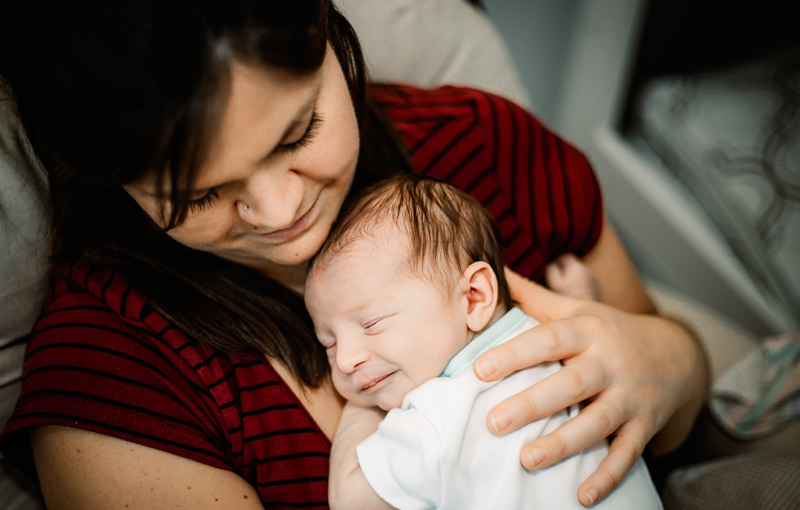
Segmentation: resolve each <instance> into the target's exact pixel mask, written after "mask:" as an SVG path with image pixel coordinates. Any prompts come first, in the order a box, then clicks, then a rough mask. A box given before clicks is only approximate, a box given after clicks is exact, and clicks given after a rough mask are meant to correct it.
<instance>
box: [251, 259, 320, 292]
mask: <svg viewBox="0 0 800 510" xmlns="http://www.w3.org/2000/svg"><path fill="white" fill-rule="evenodd" d="M309 265H310V262H304V263H303V264H298V265H296V266H284V265H279V264H274V265H269V266H266V267H263V268H262V269H260V270H259V272H260V273H261V274H263V275H264V276H268V277H270V278H272V279H273V280H275V281H276V282H278V283H280V284H281V285H283V286H285V287H288V288H290V289H292V290H293V291H295V292H297V293H298V294H300V295H301V296H302V295H303V294H304V293H305V288H306V276H307V275H308V266H309Z"/></svg>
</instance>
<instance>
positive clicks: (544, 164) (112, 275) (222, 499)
mask: <svg viewBox="0 0 800 510" xmlns="http://www.w3.org/2000/svg"><path fill="white" fill-rule="evenodd" d="M39 4H47V5H39ZM42 13H47V15H46V19H42ZM2 19H3V21H0V23H2V29H1V31H0V34H2V37H3V41H0V48H3V49H2V50H0V51H2V54H0V74H2V75H3V76H5V77H6V78H7V79H8V81H9V83H10V85H11V89H12V92H13V94H14V96H15V100H16V102H17V105H18V110H19V114H20V117H21V118H22V120H23V122H24V124H25V127H26V130H27V132H28V133H29V135H30V137H31V141H32V144H33V145H34V147H35V149H36V151H37V153H38V154H39V156H40V158H41V159H42V161H43V163H44V165H45V167H46V168H47V169H48V172H49V174H50V184H51V200H52V204H53V207H54V234H53V239H54V242H53V249H54V258H55V262H56V263H57V265H58V269H57V270H56V274H55V275H54V279H53V285H52V287H51V289H50V292H49V295H48V298H47V300H46V302H45V307H44V313H43V314H42V316H41V317H40V319H39V321H38V323H37V325H36V328H35V330H34V335H33V339H32V341H31V345H30V347H29V351H28V357H27V362H26V368H25V370H26V379H25V385H24V388H23V393H22V395H21V398H20V401H19V402H18V405H17V408H16V410H15V414H14V415H13V416H12V419H11V420H10V421H9V424H8V426H7V428H6V430H5V431H4V435H3V436H2V442H1V443H0V447H2V449H3V451H4V453H5V454H6V455H7V456H8V457H9V458H10V459H12V460H13V461H15V462H16V463H18V464H19V465H20V466H22V467H23V468H27V469H28V470H29V471H32V470H33V469H34V467H33V461H34V460H35V470H36V473H37V474H38V476H39V479H40V481H41V483H42V489H43V492H44V494H45V498H46V501H47V503H48V507H49V508H54V509H58V508H73V507H75V508H105V507H107V506H111V505H123V504H124V505H126V506H127V505H137V504H138V505H143V506H145V507H148V508H150V507H162V506H163V507H167V506H169V507H172V506H173V505H178V506H181V505H182V506H191V507H192V508H205V507H219V506H226V505H232V504H237V505H238V506H239V507H240V508H249V507H252V508H261V507H262V505H266V506H270V507H290V508H295V507H300V506H302V507H313V506H321V507H324V506H325V505H326V496H327V493H326V480H327V474H328V473H327V456H328V452H329V451H330V438H332V437H333V435H334V432H335V430H336V427H337V424H338V422H339V418H340V416H341V415H342V406H343V402H342V400H341V399H340V398H339V397H338V396H337V395H336V394H335V392H334V391H333V389H332V387H331V385H330V381H329V379H328V377H327V366H326V362H325V355H324V352H323V351H321V350H320V349H319V347H318V343H317V342H316V341H315V340H314V338H313V330H312V329H311V326H310V324H309V320H308V317H307V315H306V312H305V310H304V308H303V306H302V298H301V297H300V295H299V294H301V293H302V291H303V284H304V280H305V274H306V270H307V267H308V262H309V260H310V259H311V258H312V257H313V256H314V254H315V253H316V252H317V250H318V249H319V248H320V246H321V244H322V243H323V241H324V239H325V237H326V236H327V234H328V232H329V231H330V228H331V225H332V223H333V222H334V221H335V219H336V216H337V214H338V212H339V210H340V208H341V206H342V204H343V202H344V201H345V200H346V198H347V197H348V195H349V194H351V193H353V192H355V191H357V190H358V189H360V188H361V187H363V186H364V185H366V184H368V183H370V182H373V181H375V180H377V179H379V178H381V177H382V176H384V175H388V174H390V173H392V172H398V171H409V170H417V171H423V172H428V173H431V174H434V175H438V176H440V177H442V178H447V179H449V180H450V181H451V182H453V183H454V184H456V185H461V186H462V187H464V188H465V189H468V190H469V191H471V192H472V193H473V194H475V195H476V196H477V197H478V198H479V199H480V200H481V201H482V202H483V203H484V204H486V205H487V206H488V207H489V209H490V210H491V211H493V212H495V213H497V215H498V220H499V222H500V225H501V229H504V230H503V233H504V236H505V241H506V250H507V253H508V254H509V255H510V256H509V260H512V262H513V263H512V266H514V267H515V268H516V269H518V270H520V271H522V272H523V273H525V274H526V276H531V277H534V278H539V277H541V275H542V274H543V272H544V266H545V264H546V262H547V261H548V260H553V259H554V258H555V257H556V256H558V255H559V254H560V253H564V252H568V251H574V252H576V253H578V254H579V255H584V260H585V261H586V262H587V264H589V266H590V267H591V268H592V269H593V270H594V273H595V274H596V275H598V280H599V287H600V294H601V300H602V301H603V302H604V303H606V304H605V305H602V304H596V303H590V302H584V301H578V300H571V299H568V298H558V297H555V296H553V295H552V294H551V293H549V292H548V291H546V290H544V289H542V288H540V287H538V286H536V285H535V284H533V283H531V282H529V281H527V280H524V279H522V278H514V277H513V276H512V281H514V282H516V283H515V285H514V292H515V294H516V296H515V297H516V298H517V299H518V300H519V301H520V302H521V303H522V305H523V307H524V308H525V309H526V310H527V311H529V313H531V314H532V315H534V316H536V317H537V318H539V319H542V320H550V321H551V322H549V323H548V324H546V325H545V326H543V327H541V328H536V330H534V331H532V332H531V333H530V334H528V335H525V336H522V337H520V338H518V339H517V340H516V341H512V342H509V343H507V344H505V345H504V346H503V347H501V348H499V349H496V350H494V351H491V352H489V353H487V354H486V355H484V356H483V357H482V358H481V359H479V360H478V362H477V363H476V371H477V372H478V373H480V374H482V376H483V377H485V378H493V377H499V376H502V375H505V374H507V373H510V372H512V371H514V370H517V369H520V368H523V367H526V366H530V365H532V364H535V363H537V362H539V361H542V360H554V359H562V360H563V361H564V364H565V366H566V369H565V370H562V371H560V372H559V375H558V377H553V378H552V379H548V380H547V381H544V382H542V383H540V384H538V385H536V386H534V387H532V388H531V389H529V390H528V391H527V392H526V393H525V394H522V395H519V396H517V397H515V398H513V399H510V400H509V401H507V402H503V403H498V406H497V407H496V408H495V409H494V410H493V412H492V414H491V415H490V416H488V417H487V426H491V427H492V428H493V430H494V431H495V432H496V433H506V432H508V431H511V430H514V429H516V428H518V427H519V426H521V425H523V424H524V423H527V422H529V421H530V420H532V419H536V418H538V417H541V416H544V415H549V414H551V413H552V412H554V411H555V410H557V409H561V408H563V407H566V406H567V405H569V404H571V403H574V402H576V401H581V400H586V399H593V403H591V404H590V405H589V406H588V407H587V408H586V410H585V411H584V412H583V413H582V414H581V415H580V417H579V418H577V419H575V420H572V421H570V422H569V423H568V424H566V425H565V426H564V427H562V428H561V429H559V431H557V432H556V433H553V434H551V435H549V436H545V437H543V438H541V439H539V440H538V441H536V442H535V443H532V444H531V445H528V446H526V450H525V451H523V452H521V459H522V463H523V465H524V466H525V467H527V468H529V469H539V468H541V467H545V466H547V465H550V464H552V463H553V462H556V461H557V460H559V459H560V458H563V457H564V456H566V455H569V454H570V453H572V452H574V451H577V450H579V449H582V448H585V447H586V446H588V445H591V444H593V443H594V442H596V441H598V440H599V439H601V438H603V437H606V436H608V435H611V434H614V435H615V438H614V440H613V442H612V449H611V454H610V455H609V457H608V458H607V459H606V461H605V462H604V464H603V465H602V466H601V468H600V469H599V470H598V472H596V473H595V474H593V475H592V476H591V477H590V478H589V479H588V480H587V481H586V482H585V483H584V484H583V486H582V487H581V489H580V490H579V498H580V499H581V501H582V502H584V503H585V504H589V503H591V502H595V501H597V500H599V499H601V498H602V497H603V496H604V495H606V494H607V493H608V492H609V491H610V490H611V489H612V488H613V487H614V486H615V485H616V484H617V483H618V482H619V481H620V480H621V478H622V477H623V476H624V474H625V473H626V472H627V471H628V470H629V469H630V467H631V465H632V464H633V462H634V461H635V460H636V458H638V456H639V455H640V454H641V453H642V451H643V449H644V447H645V445H646V444H647V442H648V441H649V440H650V439H651V438H654V436H655V438H654V440H653V442H651V445H652V447H653V449H654V450H660V451H666V450H669V449H671V448H674V447H675V446H677V445H678V444H679V443H680V442H681V441H682V439H683V438H684V437H685V435H686V434H687V433H688V430H689V429H690V427H691V424H692V423H693V421H694V418H695V416H696V414H697V412H698V410H699V408H700V405H701V403H702V399H703V395H704V392H705V378H706V373H707V371H706V367H705V364H704V361H703V357H702V354H701V352H700V350H699V348H698V347H697V345H696V343H695V341H694V339H693V338H692V337H691V335H690V334H689V333H688V332H687V331H686V330H685V329H684V328H683V327H681V326H680V325H678V324H675V323H673V322H670V321H668V320H666V319H662V318H659V317H657V316H656V315H654V309H653V305H652V303H651V302H650V300H649V299H648V298H647V295H646V294H645V293H644V291H643V290H642V287H641V284H640V282H639V279H638V277H637V275H636V273H635V270H634V269H633V268H632V266H631V264H630V262H629V261H628V259H627V257H626V256H625V254H624V252H623V251H622V249H621V247H620V245H619V243H618V241H617V240H616V238H615V236H614V234H613V231H612V230H611V229H610V227H608V225H604V222H603V220H602V214H599V213H600V212H601V205H600V199H599V194H598V189H597V184H596V181H595V179H594V177H593V175H592V174H591V170H590V169H589V167H588V164H587V163H586V161H585V159H584V158H583V157H582V156H581V155H580V154H579V153H578V152H577V151H575V150H574V149H572V148H571V147H569V146H568V145H566V144H565V143H564V142H562V141H560V140H558V139H557V138H556V137H554V136H553V135H552V134H551V133H549V132H548V131H547V130H546V129H544V128H543V127H542V126H540V125H539V124H538V123H537V122H536V121H535V120H534V119H533V118H532V117H530V116H529V115H528V114H526V113H524V112H523V111H522V110H520V109H519V108H517V107H516V106H514V105H511V104H509V103H508V102H506V101H504V100H502V99H499V98H496V97H494V96H488V95H485V94H481V93H479V92H476V91H468V90H463V89H440V90H436V91H421V90H417V89H413V88H408V87H394V88H387V87H372V88H371V89H370V91H369V95H367V89H366V85H365V82H364V73H363V62H362V60H361V57H360V53H359V49H358V45H357V41H356V39H355V37H354V35H353V33H352V31H351V29H350V27H349V25H348V24H347V22H346V21H345V20H344V19H343V18H342V17H341V16H340V15H339V14H338V13H337V11H336V10H335V9H334V8H333V7H332V6H331V5H330V4H329V2H327V1H324V0H318V1H302V2H301V1H299V0H296V1H293V2H263V1H252V2H251V1H246V0H239V1H237V2H226V3H224V6H223V5H219V6H216V5H207V4H206V3H204V2H192V3H168V2H161V1H153V2H144V1H137V2H126V3H122V2H113V3H108V2H97V3H96V5H94V3H91V2H86V3H84V4H82V6H81V7H69V8H66V7H63V6H62V5H61V4H60V3H53V4H52V5H51V4H50V3H49V2H38V3H37V2H25V3H24V4H22V3H20V4H19V5H14V6H11V7H7V8H6V12H4V16H3V18H2ZM31 63H35V65H31ZM529 178H530V182H528V180H529ZM521 184H524V185H525V186H524V187H523V188H520V187H519V185H521ZM523 191H530V193H527V194H526V193H524V192H523ZM506 204H507V205H506ZM659 431H660V432H659ZM656 433H658V435H657V436H656ZM28 437H30V447H28V442H27V441H28ZM532 463H535V465H532Z"/></svg>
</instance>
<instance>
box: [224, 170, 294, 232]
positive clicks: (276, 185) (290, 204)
mask: <svg viewBox="0 0 800 510" xmlns="http://www.w3.org/2000/svg"><path fill="white" fill-rule="evenodd" d="M304 193H305V186H304V184H303V180H302V179H301V178H300V176H299V175H297V173H296V172H294V171H293V170H278V169H270V170H262V171H259V172H257V173H256V174H254V175H253V176H251V177H250V179H248V180H247V181H246V183H245V189H244V193H243V194H242V196H241V198H240V199H239V206H238V207H239V214H240V215H241V217H242V219H244V220H245V221H246V222H248V223H250V224H251V225H254V226H256V227H264V228H267V229H269V230H270V231H275V230H282V229H285V228H288V227H290V226H292V224H293V223H294V222H295V221H296V220H297V218H298V217H299V216H300V215H302V214H303V213H304V212H305V211H301V210H300V207H301V205H302V203H303V195H304Z"/></svg>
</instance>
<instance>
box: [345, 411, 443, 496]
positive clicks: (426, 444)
mask: <svg viewBox="0 0 800 510" xmlns="http://www.w3.org/2000/svg"><path fill="white" fill-rule="evenodd" d="M356 453H357V455H358V462H359V464H360V465H361V470H362V471H363V473H364V476H366V478H367V481H368V482H369V484H370V486H372V488H373V490H374V491H375V492H377V493H378V495H379V496H380V497H381V498H383V499H384V500H385V501H386V502H387V503H389V504H390V505H392V506H394V507H396V508H402V509H404V510H405V509H408V510H425V509H428V508H437V507H438V506H439V505H440V503H441V486H442V481H441V477H440V474H439V437H438V434H437V431H436V428H435V427H434V426H433V424H431V422H430V421H429V420H428V419H427V418H426V417H425V416H423V415H422V413H420V412H419V410H418V409H416V408H413V407H412V408H410V409H393V410H392V411H390V412H389V414H388V415H386V418H385V419H384V420H383V421H382V422H381V424H380V426H379V427H378V430H377V432H375V433H374V434H373V435H371V436H370V437H368V438H367V439H366V440H364V441H363V442H362V443H361V444H359V445H358V446H357V447H356Z"/></svg>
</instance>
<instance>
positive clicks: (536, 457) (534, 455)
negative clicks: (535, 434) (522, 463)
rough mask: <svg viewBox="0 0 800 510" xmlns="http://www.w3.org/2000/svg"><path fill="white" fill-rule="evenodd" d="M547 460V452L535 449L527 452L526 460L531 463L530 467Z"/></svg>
mask: <svg viewBox="0 0 800 510" xmlns="http://www.w3.org/2000/svg"><path fill="white" fill-rule="evenodd" d="M546 458H547V452H545V451H544V449H543V448H539V447H535V448H531V449H530V450H528V460H529V461H531V467H536V465H537V464H541V463H542V462H544V459H546Z"/></svg>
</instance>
